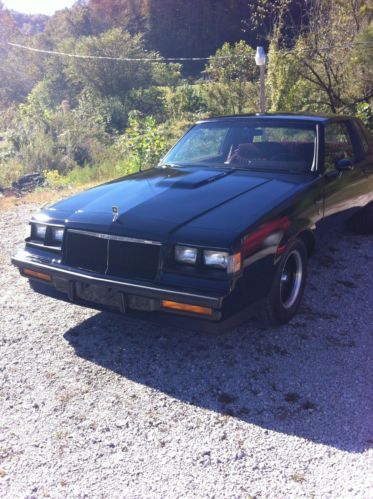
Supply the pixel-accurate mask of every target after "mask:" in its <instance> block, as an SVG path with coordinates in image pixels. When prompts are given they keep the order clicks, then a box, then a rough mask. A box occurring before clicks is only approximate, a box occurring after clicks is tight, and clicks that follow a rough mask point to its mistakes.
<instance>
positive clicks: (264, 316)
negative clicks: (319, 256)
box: [258, 239, 308, 326]
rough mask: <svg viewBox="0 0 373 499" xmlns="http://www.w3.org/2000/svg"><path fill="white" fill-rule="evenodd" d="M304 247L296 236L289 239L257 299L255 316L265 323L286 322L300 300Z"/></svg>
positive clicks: (303, 268)
mask: <svg viewBox="0 0 373 499" xmlns="http://www.w3.org/2000/svg"><path fill="white" fill-rule="evenodd" d="M307 260H308V259H307V249H306V247H305V245H304V243H303V241H301V240H300V239H296V240H294V241H292V242H291V243H289V245H288V246H287V248H286V251H285V253H284V255H283V256H282V258H281V262H280V264H279V266H278V269H277V271H276V275H275V278H274V281H273V284H272V288H271V291H270V292H269V294H268V296H267V297H266V298H265V299H264V300H263V301H262V302H261V303H260V306H259V313H258V315H259V319H260V320H261V322H263V323H264V324H266V325H269V326H279V325H281V324H285V323H286V322H289V321H290V319H292V317H294V315H295V314H296V312H297V310H298V308H299V305H300V303H301V301H302V296H303V291H304V286H305V284H306V277H307Z"/></svg>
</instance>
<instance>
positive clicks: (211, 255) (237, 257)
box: [203, 250, 241, 274]
mask: <svg viewBox="0 0 373 499" xmlns="http://www.w3.org/2000/svg"><path fill="white" fill-rule="evenodd" d="M203 261H204V264H205V265H207V266H209V267H215V268H218V269H227V272H228V274H236V273H237V272H239V271H240V270H241V252H238V253H235V254H234V255H230V254H229V253H227V252H226V251H213V250H205V251H204V252H203Z"/></svg>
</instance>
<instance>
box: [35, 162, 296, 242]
mask: <svg viewBox="0 0 373 499" xmlns="http://www.w3.org/2000/svg"><path fill="white" fill-rule="evenodd" d="M272 177H273V175H272ZM289 177H293V178H294V177H296V176H294V175H293V176H289ZM299 183H300V182H299V180H298V181H296V182H295V181H294V180H293V181H289V180H286V181H285V180H278V179H275V178H271V176H268V174H265V175H264V174H258V173H249V172H247V171H243V170H233V169H222V168H220V169H219V168H206V167H204V168H196V167H193V168H192V167H191V168H187V167H183V168H154V169H152V170H148V171H144V172H140V173H137V174H134V175H131V176H128V177H125V178H123V179H119V180H116V181H113V182H109V183H107V184H104V185H101V186H98V187H95V188H93V189H90V190H88V191H85V192H83V193H81V194H78V195H75V196H73V197H71V198H68V199H65V200H62V201H60V202H58V203H56V204H54V205H52V206H49V207H48V208H46V209H45V210H44V211H43V212H42V214H41V215H42V216H43V217H44V218H45V217H47V218H49V219H51V220H61V219H63V220H65V222H66V224H67V225H68V226H69V227H74V228H81V229H86V230H100V231H102V232H109V233H113V234H117V235H126V236H131V237H138V238H142V239H151V240H156V241H161V242H165V241H168V240H177V238H178V234H182V233H185V230H186V227H188V229H189V230H192V229H193V227H194V229H195V230H196V231H197V232H199V233H201V234H203V232H204V231H208V232H209V238H210V239H209V240H210V241H211V237H213V235H212V233H213V232H214V233H215V239H216V241H217V240H218V239H219V234H220V242H219V244H223V239H225V238H224V237H222V235H223V234H224V233H228V232H230V231H232V230H233V231H234V230H236V231H237V230H239V226H240V225H242V220H243V219H245V223H246V224H247V223H250V222H255V220H256V219H257V218H258V217H259V216H261V215H263V213H265V212H266V211H268V210H269V209H270V208H271V207H272V208H273V207H274V205H275V204H276V203H277V202H278V201H279V200H280V199H282V198H284V196H285V197H286V195H289V194H290V192H291V191H294V190H297V189H298V188H299ZM301 183H302V182H301ZM113 207H117V208H118V212H119V216H118V218H117V220H116V221H113V211H112V208H113ZM237 210H238V211H237ZM243 211H245V213H243ZM243 215H244V217H243ZM226 235H228V234H226ZM186 237H187V238H189V237H190V236H189V235H187V236H186ZM216 244H217V242H216Z"/></svg>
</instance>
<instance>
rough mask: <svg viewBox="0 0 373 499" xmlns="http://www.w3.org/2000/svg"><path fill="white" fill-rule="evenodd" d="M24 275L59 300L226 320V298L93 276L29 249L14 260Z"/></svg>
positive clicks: (210, 293) (208, 293)
mask: <svg viewBox="0 0 373 499" xmlns="http://www.w3.org/2000/svg"><path fill="white" fill-rule="evenodd" d="M12 263H13V264H14V265H15V266H16V267H18V268H19V270H20V273H21V275H23V276H24V277H28V278H29V279H30V280H32V281H39V282H40V283H41V284H43V286H42V287H41V289H42V288H44V289H45V288H46V287H48V288H52V289H53V288H54V290H55V291H57V294H54V295H53V296H55V297H56V298H59V297H60V298H61V299H65V300H66V298H67V299H68V300H69V301H70V302H72V303H77V304H80V305H82V304H86V306H90V305H91V304H92V305H93V307H94V308H111V309H114V310H117V311H120V312H122V313H126V312H131V311H140V312H167V313H170V314H174V315H182V316H186V317H195V318H196V317H198V318H199V319H205V320H210V321H220V320H221V319H222V318H223V302H224V299H225V297H226V295H222V294H221V292H220V293H216V294H214V293H213V292H211V291H209V292H207V293H206V292H199V291H198V292H196V291H194V290H190V289H187V288H182V287H180V288H177V287H171V286H167V287H166V286H158V285H153V284H148V283H145V282H136V281H133V280H123V279H116V278H114V277H112V276H107V275H101V274H96V273H91V272H88V271H85V270H81V269H76V268H72V267H68V266H66V265H63V264H62V263H60V262H59V261H58V259H55V260H53V259H52V260H51V259H49V258H45V257H44V258H43V256H42V255H40V254H37V253H35V252H33V251H28V248H25V249H23V250H19V251H18V252H17V253H16V254H15V255H14V256H13V258H12ZM25 270H31V271H34V272H39V273H42V274H45V275H48V276H50V282H45V281H40V280H39V279H37V278H35V277H30V276H29V275H26V274H25ZM45 294H47V293H45ZM164 302H172V303H179V304H186V305H192V306H195V307H201V308H203V309H209V310H211V312H210V313H209V314H208V315H205V314H200V313H197V312H190V311H184V310H183V311H180V310H172V309H169V308H165V307H164V306H163V303H164Z"/></svg>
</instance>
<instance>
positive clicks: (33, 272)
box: [22, 269, 52, 282]
mask: <svg viewBox="0 0 373 499" xmlns="http://www.w3.org/2000/svg"><path fill="white" fill-rule="evenodd" d="M22 272H23V274H24V275H25V276H27V277H34V278H35V279H40V280H41V281H47V282H51V280H52V277H51V276H50V275H48V274H43V273H42V272H37V271H36V270H31V269H22Z"/></svg>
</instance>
